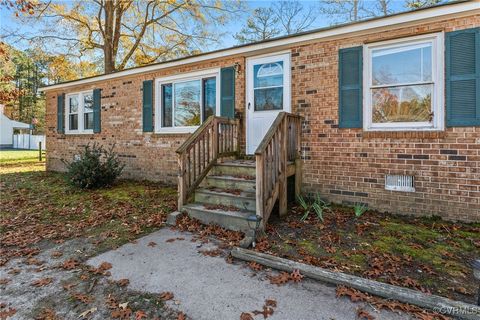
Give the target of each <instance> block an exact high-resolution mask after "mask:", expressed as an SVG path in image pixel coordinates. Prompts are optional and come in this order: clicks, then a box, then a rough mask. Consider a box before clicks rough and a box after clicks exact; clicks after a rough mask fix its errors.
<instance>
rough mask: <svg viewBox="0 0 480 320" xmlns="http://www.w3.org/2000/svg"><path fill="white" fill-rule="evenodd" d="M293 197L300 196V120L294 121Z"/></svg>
mask: <svg viewBox="0 0 480 320" xmlns="http://www.w3.org/2000/svg"><path fill="white" fill-rule="evenodd" d="M296 141H297V145H296V146H295V147H296V152H295V153H296V154H295V196H299V195H301V194H302V175H303V170H302V169H303V168H302V166H303V163H302V119H300V118H297V119H296Z"/></svg>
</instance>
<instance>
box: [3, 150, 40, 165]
mask: <svg viewBox="0 0 480 320" xmlns="http://www.w3.org/2000/svg"><path fill="white" fill-rule="evenodd" d="M42 153H43V155H42V160H44V159H45V151H43V152H42ZM24 161H38V150H0V163H12V162H13V163H14V162H24Z"/></svg>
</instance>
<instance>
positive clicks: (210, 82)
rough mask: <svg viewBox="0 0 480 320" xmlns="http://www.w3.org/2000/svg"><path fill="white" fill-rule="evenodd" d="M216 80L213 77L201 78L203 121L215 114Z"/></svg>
mask: <svg viewBox="0 0 480 320" xmlns="http://www.w3.org/2000/svg"><path fill="white" fill-rule="evenodd" d="M216 92H217V81H216V78H215V77H212V78H207V79H203V121H205V120H207V119H208V117H210V116H213V115H215V104H216V101H217V97H216Z"/></svg>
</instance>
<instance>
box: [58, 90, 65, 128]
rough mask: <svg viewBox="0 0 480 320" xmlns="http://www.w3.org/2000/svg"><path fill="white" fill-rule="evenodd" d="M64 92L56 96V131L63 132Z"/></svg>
mask: <svg viewBox="0 0 480 320" xmlns="http://www.w3.org/2000/svg"><path fill="white" fill-rule="evenodd" d="M64 122H65V94H64V93H62V94H59V95H58V96H57V132H58V133H65V123H64Z"/></svg>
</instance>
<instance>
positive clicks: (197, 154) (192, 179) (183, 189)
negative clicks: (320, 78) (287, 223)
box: [177, 112, 302, 231]
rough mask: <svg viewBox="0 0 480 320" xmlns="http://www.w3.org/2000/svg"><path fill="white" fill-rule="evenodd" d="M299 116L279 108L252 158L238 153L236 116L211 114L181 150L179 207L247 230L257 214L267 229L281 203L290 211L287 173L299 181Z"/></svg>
mask: <svg viewBox="0 0 480 320" xmlns="http://www.w3.org/2000/svg"><path fill="white" fill-rule="evenodd" d="M301 127H302V125H301V117H299V116H298V115H293V114H290V113H285V112H280V113H279V114H278V115H277V117H276V118H275V120H274V122H273V124H272V126H271V127H270V129H269V130H268V132H267V133H266V135H265V137H264V138H263V140H262V141H261V143H260V144H259V146H258V148H257V149H256V151H255V155H254V160H253V159H252V160H240V159H238V160H225V159H231V158H232V157H233V158H236V157H238V155H239V154H241V152H240V144H239V141H241V139H240V136H241V132H240V126H239V120H238V119H227V118H222V117H216V116H211V117H209V118H208V119H207V121H205V122H204V123H203V124H202V125H201V126H200V127H199V128H198V129H197V130H196V131H195V132H194V133H193V134H192V135H191V136H190V137H189V138H188V139H187V140H186V141H185V142H184V143H183V144H182V145H181V146H180V148H178V149H177V154H178V167H179V174H178V208H179V210H180V211H186V212H187V213H188V214H189V215H190V216H192V217H195V218H197V219H199V220H200V221H202V222H203V223H207V224H208V223H215V224H218V225H220V226H222V227H225V228H227V229H231V230H240V231H248V230H250V229H251V228H253V227H254V226H249V225H248V222H247V218H248V217H249V216H253V215H256V216H258V217H260V218H261V221H262V224H261V226H260V227H261V228H265V227H266V224H267V222H268V218H269V216H270V214H271V212H272V210H273V208H274V207H275V204H276V203H278V204H279V205H278V207H279V213H280V215H283V214H286V213H287V178H288V177H289V176H292V175H295V194H299V193H300V186H301V161H300V140H301Z"/></svg>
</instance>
